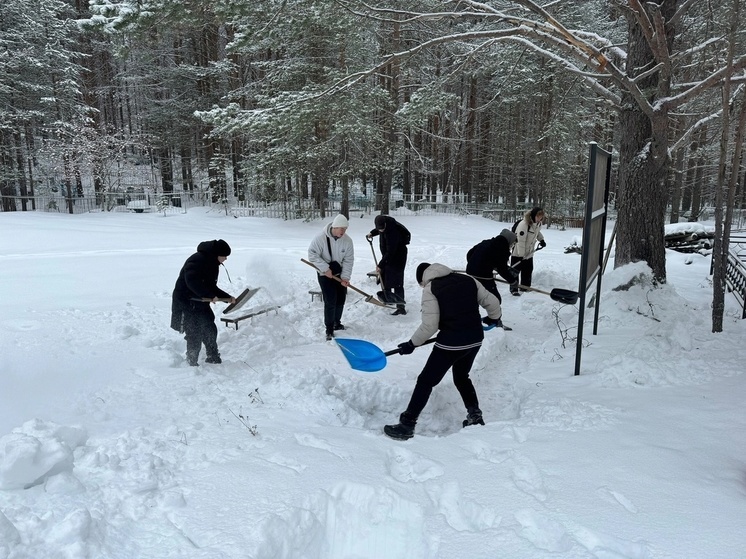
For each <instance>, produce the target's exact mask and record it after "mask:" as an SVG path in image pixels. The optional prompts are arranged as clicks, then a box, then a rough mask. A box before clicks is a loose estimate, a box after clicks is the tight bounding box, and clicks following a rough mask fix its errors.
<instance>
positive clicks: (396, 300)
mask: <svg viewBox="0 0 746 559" xmlns="http://www.w3.org/2000/svg"><path fill="white" fill-rule="evenodd" d="M376 297H378V300H379V301H381V302H382V303H386V304H389V305H406V304H407V302H406V301H405V300H404V299H403V298H401V297H399V296H398V295H396V294H395V293H391V292H390V291H389V292H386V291H379V292H378V293H376Z"/></svg>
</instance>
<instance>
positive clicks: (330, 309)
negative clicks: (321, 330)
mask: <svg viewBox="0 0 746 559" xmlns="http://www.w3.org/2000/svg"><path fill="white" fill-rule="evenodd" d="M319 287H321V294H322V296H323V297H324V326H325V327H326V331H327V332H331V331H333V330H334V325H335V324H339V323H340V321H341V320H342V311H344V308H345V301H346V300H347V288H346V287H345V286H343V285H342V284H341V283H339V282H338V281H337V280H335V279H331V278H328V277H326V276H321V275H320V276H319Z"/></svg>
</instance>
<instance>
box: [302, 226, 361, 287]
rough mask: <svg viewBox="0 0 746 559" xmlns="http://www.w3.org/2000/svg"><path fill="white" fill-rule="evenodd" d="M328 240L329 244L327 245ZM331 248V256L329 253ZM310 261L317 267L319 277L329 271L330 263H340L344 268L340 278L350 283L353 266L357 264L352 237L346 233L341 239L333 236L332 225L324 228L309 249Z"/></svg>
mask: <svg viewBox="0 0 746 559" xmlns="http://www.w3.org/2000/svg"><path fill="white" fill-rule="evenodd" d="M327 239H328V240H329V242H328V243H327ZM329 247H331V254H330V253H329ZM308 261H309V262H311V264H313V265H314V266H316V268H317V271H318V273H319V275H321V274H323V273H325V272H326V271H327V270H328V269H329V263H330V262H332V261H335V262H338V263H339V264H340V265H341V266H342V273H341V274H340V277H341V278H342V279H343V280H346V281H350V278H351V277H352V266H353V264H354V262H355V245H354V244H353V242H352V239H351V238H350V236H349V235H348V234H347V233H345V234H344V235H342V236H341V237H340V238H339V239H335V238H334V236H333V235H332V224H331V223H329V224H327V225H325V226H324V229H323V231H322V232H321V233H319V234H318V235H317V236H316V237H314V239H313V240H312V241H311V245H310V246H309V247H308Z"/></svg>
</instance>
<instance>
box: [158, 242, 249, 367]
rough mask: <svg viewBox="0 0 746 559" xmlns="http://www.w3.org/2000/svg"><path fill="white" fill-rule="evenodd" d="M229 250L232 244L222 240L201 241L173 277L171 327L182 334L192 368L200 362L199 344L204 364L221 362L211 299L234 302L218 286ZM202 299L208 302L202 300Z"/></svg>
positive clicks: (213, 300)
mask: <svg viewBox="0 0 746 559" xmlns="http://www.w3.org/2000/svg"><path fill="white" fill-rule="evenodd" d="M230 253H231V247H230V246H229V245H228V243H226V242H225V241H224V240H223V239H217V240H213V241H203V242H201V243H200V244H199V245H198V246H197V252H195V253H194V254H192V255H191V256H190V257H189V258H187V260H186V262H184V266H182V268H181V271H180V272H179V277H178V279H177V280H176V286H175V287H174V292H173V295H172V303H171V328H173V329H174V330H176V331H177V332H181V333H183V334H184V338H185V339H186V343H187V352H186V355H187V362H188V363H189V365H191V366H193V367H196V366H197V365H199V363H198V361H197V360H198V359H199V352H200V350H201V349H202V344H205V351H206V353H207V358H206V359H205V363H222V360H221V359H220V353H218V341H217V340H218V328H217V326H215V314H214V313H213V312H212V309H211V308H210V302H215V301H216V300H217V299H218V298H220V299H223V298H225V299H230V302H231V303H235V302H236V299H235V298H234V297H233V296H231V295H229V294H228V293H226V292H225V291H223V290H222V289H220V288H219V287H218V285H217V283H218V273H219V272H220V265H221V264H222V263H223V262H225V260H226V259H227V258H228V255H230ZM202 299H211V301H209V302H203V301H202Z"/></svg>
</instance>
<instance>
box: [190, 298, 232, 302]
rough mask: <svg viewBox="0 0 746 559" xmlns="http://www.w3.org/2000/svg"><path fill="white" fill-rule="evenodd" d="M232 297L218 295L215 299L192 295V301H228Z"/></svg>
mask: <svg viewBox="0 0 746 559" xmlns="http://www.w3.org/2000/svg"><path fill="white" fill-rule="evenodd" d="M231 299H233V297H218V298H217V299H210V298H209V297H193V298H192V301H199V302H201V303H212V302H213V301H220V302H222V303H230V302H231Z"/></svg>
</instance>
